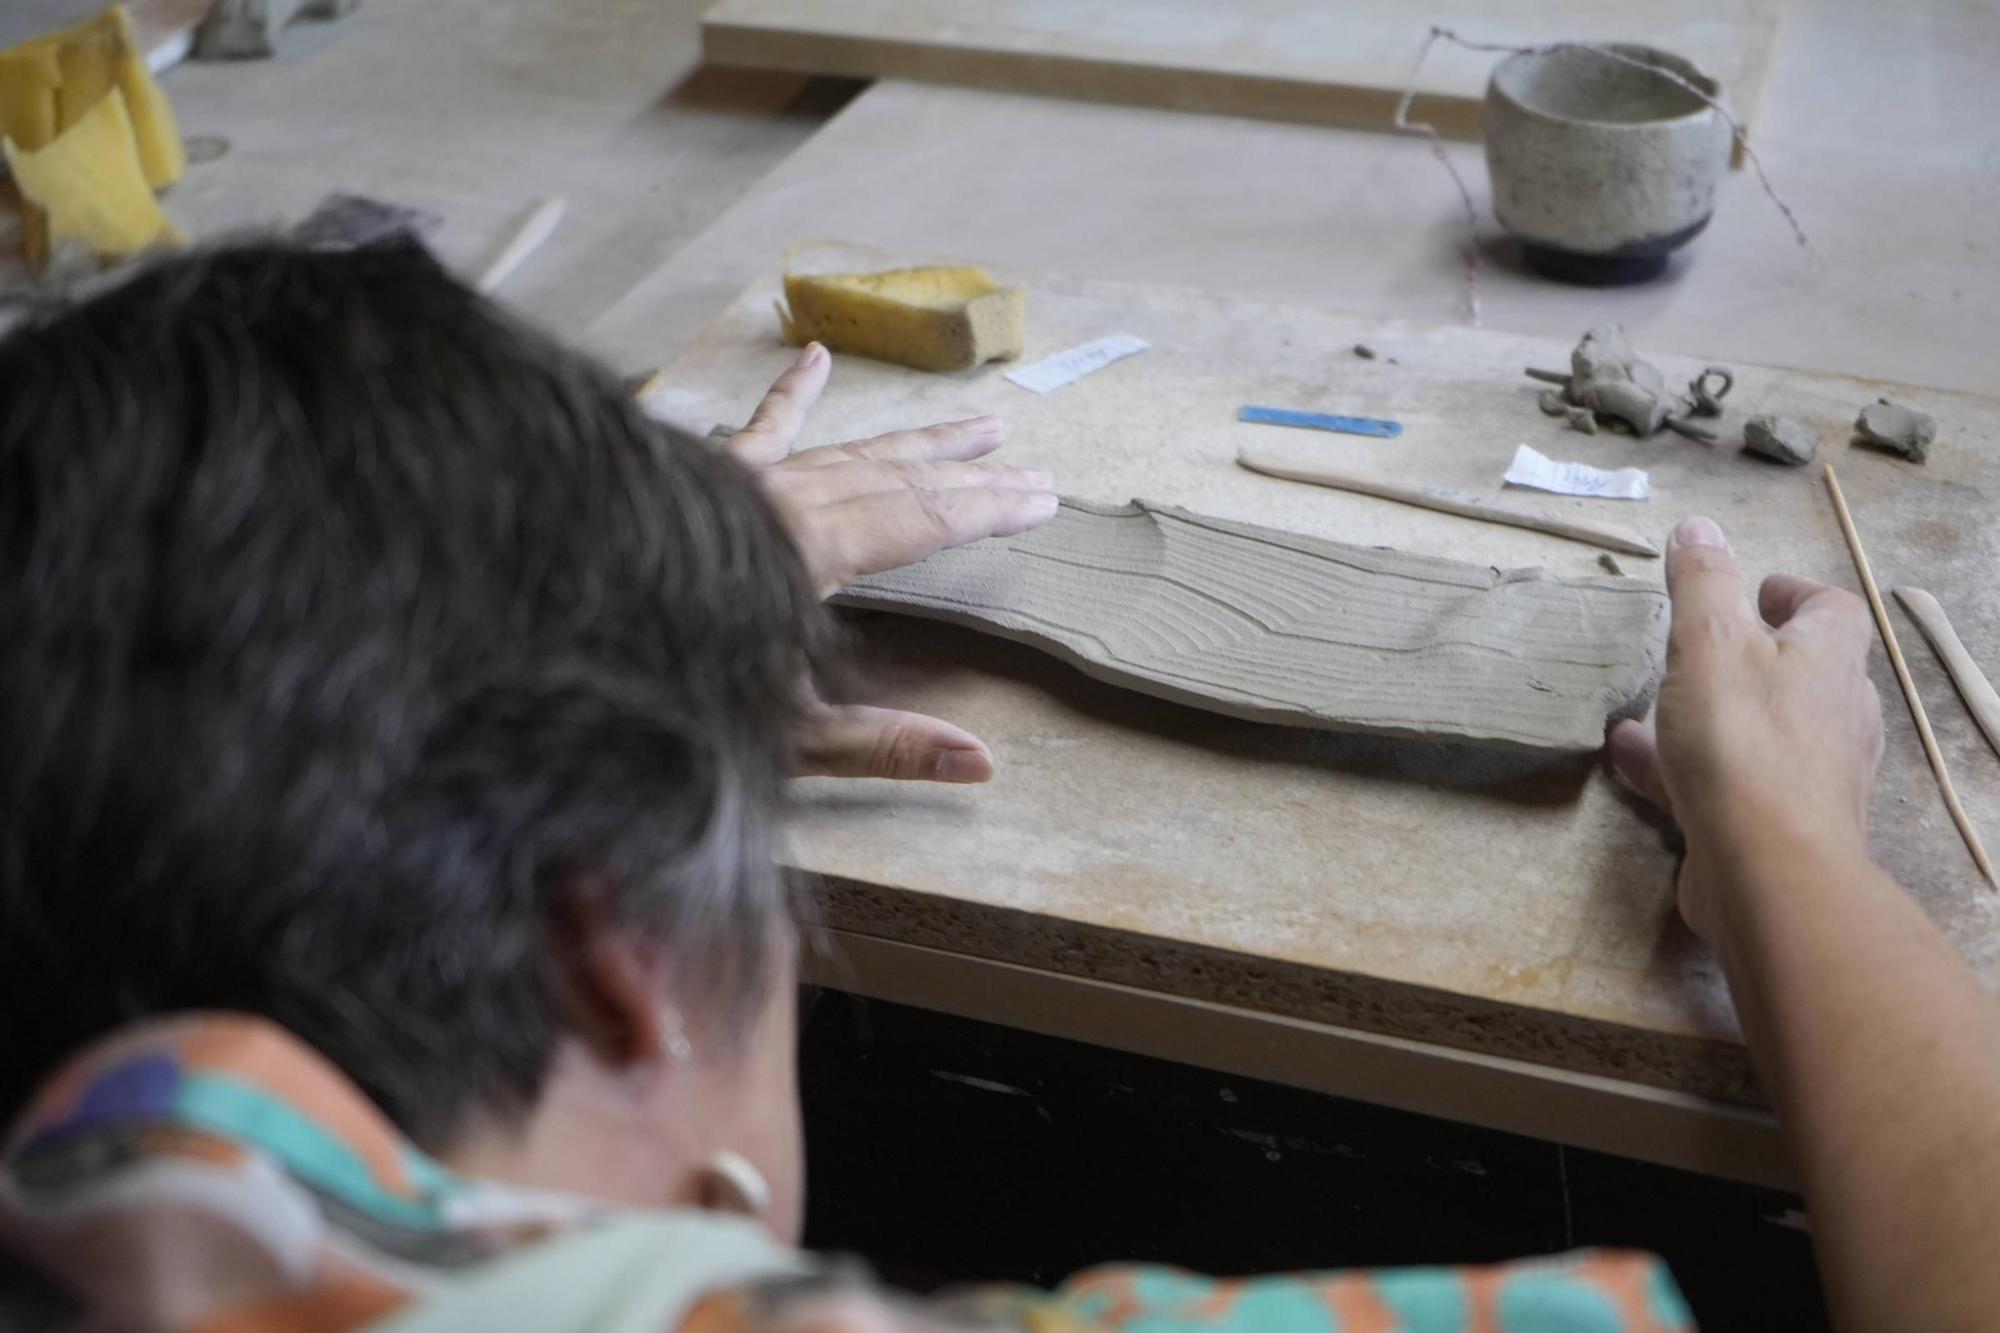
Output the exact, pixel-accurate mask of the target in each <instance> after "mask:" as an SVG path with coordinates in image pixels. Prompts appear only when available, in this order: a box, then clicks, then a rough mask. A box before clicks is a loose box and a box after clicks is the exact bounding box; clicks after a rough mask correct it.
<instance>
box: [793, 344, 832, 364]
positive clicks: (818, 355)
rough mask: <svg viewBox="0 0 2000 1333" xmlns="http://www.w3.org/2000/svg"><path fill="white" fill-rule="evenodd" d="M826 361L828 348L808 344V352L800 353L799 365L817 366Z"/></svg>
mask: <svg viewBox="0 0 2000 1333" xmlns="http://www.w3.org/2000/svg"><path fill="white" fill-rule="evenodd" d="M825 359H826V348H824V347H822V346H821V345H820V344H818V343H816V342H811V343H807V344H806V350H805V351H803V352H800V353H799V364H800V365H802V366H816V365H818V364H819V363H820V362H821V361H824V360H825Z"/></svg>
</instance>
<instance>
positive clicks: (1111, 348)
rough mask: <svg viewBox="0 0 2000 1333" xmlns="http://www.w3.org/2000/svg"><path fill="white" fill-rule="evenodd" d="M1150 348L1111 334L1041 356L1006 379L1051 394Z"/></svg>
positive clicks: (1123, 335)
mask: <svg viewBox="0 0 2000 1333" xmlns="http://www.w3.org/2000/svg"><path fill="white" fill-rule="evenodd" d="M1151 346H1152V344H1151V343H1149V342H1147V341H1146V340H1145V339H1144V338H1135V337H1133V336H1132V335H1131V334H1129V333H1114V334H1111V335H1110V336H1109V337H1105V338H1095V339H1092V340H1091V341H1090V342H1087V343H1084V344H1083V345H1082V346H1080V347H1072V348H1070V349H1069V350H1068V351H1067V352H1057V353H1056V354H1055V355H1054V356H1048V357H1043V358H1042V359H1041V360H1040V361H1037V362H1035V363H1034V364H1033V365H1029V366H1022V367H1021V368H1020V369H1019V370H1010V371H1008V372H1007V378H1008V379H1010V380H1012V381H1013V382H1014V383H1016V384H1018V385H1020V386H1021V387H1022V388H1024V389H1033V390H1034V391H1035V392H1036V393H1054V392H1055V391H1056V390H1057V389H1060V388H1062V386H1063V385H1065V384H1074V383H1076V382H1077V381H1078V380H1080V379H1082V378H1083V377H1084V376H1085V375H1088V374H1091V373H1092V372H1094V371H1099V370H1102V369H1104V368H1105V367H1106V366H1108V365H1110V364H1111V363H1112V362H1113V361H1123V360H1124V359H1125V358H1126V357H1128V356H1130V355H1132V354H1133V353H1134V352H1143V351H1145V350H1146V349H1147V348H1148V347H1151Z"/></svg>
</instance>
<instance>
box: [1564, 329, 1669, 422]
mask: <svg viewBox="0 0 2000 1333" xmlns="http://www.w3.org/2000/svg"><path fill="white" fill-rule="evenodd" d="M1569 363H1570V381H1569V393H1568V397H1569V401H1570V402H1572V403H1575V404H1577V405H1578V406H1579V407H1587V408H1589V409H1590V410H1591V411H1593V412H1601V413H1603V414H1604V415H1605V416H1607V417H1616V418H1617V419H1618V420H1620V421H1623V422H1624V423H1625V424H1627V425H1628V426H1630V427H1631V428H1632V430H1633V433H1634V434H1636V435H1638V436H1640V437H1641V438H1644V437H1645V436H1648V435H1651V434H1652V433H1653V432H1655V431H1657V430H1658V429H1659V428H1660V427H1661V426H1663V425H1665V424H1666V420H1667V413H1669V412H1670V411H1672V410H1673V408H1674V406H1675V404H1674V403H1673V401H1672V400H1671V399H1669V398H1668V396H1667V392H1666V381H1665V380H1664V379H1663V378H1662V377H1661V375H1660V372H1659V370H1658V368H1656V367H1655V366H1654V365H1653V364H1652V363H1651V362H1649V361H1643V360H1641V359H1640V358H1639V354H1638V353H1636V352H1634V351H1633V350H1632V344H1631V343H1629V342H1627V341H1626V339H1625V330H1624V329H1623V328H1621V327H1619V326H1618V325H1616V324H1604V325H1600V326H1599V327H1597V328H1594V329H1592V330H1590V332H1588V333H1586V334H1584V335H1583V341H1582V342H1580V343H1578V344H1577V345H1576V350H1575V351H1574V352H1571V353H1570V359H1569Z"/></svg>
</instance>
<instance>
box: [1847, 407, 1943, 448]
mask: <svg viewBox="0 0 2000 1333" xmlns="http://www.w3.org/2000/svg"><path fill="white" fill-rule="evenodd" d="M1854 429H1855V430H1857V431H1859V432H1860V433H1861V438H1862V439H1864V440H1867V441H1869V442H1870V443H1872V444H1879V445H1881V446H1882V447H1883V448H1884V449H1887V450H1888V451H1889V452H1891V453H1896V454H1901V455H1902V456H1903V457H1905V458H1907V459H1909V460H1910V461H1911V462H1912V463H1921V462H1923V461H1924V459H1925V458H1927V457H1929V455H1930V451H1931V441H1932V440H1935V439H1936V438H1937V418H1936V417H1934V416H1932V415H1931V414H1930V413H1928V412H1919V411H1917V410H1916V409H1915V408H1912V407H1904V406H1903V405H1902V404H1901V403H1892V402H1890V401H1889V400H1888V399H1887V398H1881V399H1878V400H1876V401H1875V402H1872V403H1870V404H1868V406H1866V407H1864V408H1862V409H1861V415H1860V416H1859V417H1857V418H1855V421H1854Z"/></svg>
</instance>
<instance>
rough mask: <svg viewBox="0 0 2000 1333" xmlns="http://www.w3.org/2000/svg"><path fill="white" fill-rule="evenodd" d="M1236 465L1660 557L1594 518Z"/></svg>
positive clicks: (1374, 481) (1293, 468)
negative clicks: (1567, 516) (1566, 516)
mask: <svg viewBox="0 0 2000 1333" xmlns="http://www.w3.org/2000/svg"><path fill="white" fill-rule="evenodd" d="M1236 461H1237V462H1238V463H1239V464H1241V465H1242V466H1244V467H1246V468H1249V469H1250V470H1251V471H1252V472H1261V473H1263V474H1264V475H1265V476H1267V477H1282V478H1284V479H1285V480H1286V481H1303V482H1306V483H1308V484H1310V485H1313V486H1328V487H1331V488H1332V489H1334V490H1336V491H1352V492H1353V493H1354V494H1356V495H1373V496H1375V497H1377V498H1378V499H1383V500H1394V501H1396V502H1397V503H1398V504H1406V505H1415V506H1416V507H1417V508H1419V509H1434V510H1436V511H1437V512H1439V513H1441V514H1457V515H1459V516H1460V517H1461V518H1476V519H1478V520H1480V521H1481V522H1483V523H1505V524H1507V525H1508V526H1509V527H1515V528H1527V529H1528V530H1529V531H1531V532H1546V533H1548V534H1550V535H1551V536H1555V537H1567V538H1569V539H1570V540H1571V541H1573V542H1583V543H1585V544H1587V545H1590V546H1602V547H1604V548H1605V549H1607V550H1612V551H1623V552H1625V554H1627V555H1658V554H1659V553H1660V548H1659V547H1657V546H1655V545H1653V543H1652V542H1651V541H1649V540H1648V539H1647V538H1646V537H1645V536H1644V534H1642V533H1638V532H1634V531H1632V530H1631V529H1630V528H1620V527H1614V526H1612V525H1611V524H1609V523H1593V522H1591V521H1590V520H1589V519H1582V518H1565V517H1563V516H1562V515H1560V514H1550V513H1545V512H1542V511H1539V510H1533V509H1514V508H1512V507H1510V506H1508V505H1503V504H1496V503H1494V502H1493V501H1491V500H1488V499H1486V498H1485V497H1484V496H1479V495H1473V494H1470V493H1469V492H1466V491H1454V490H1451V489H1449V488H1448V487H1444V486H1405V485H1404V484H1403V483H1401V482H1399V481H1388V480H1385V479H1383V478H1380V477H1368V476H1363V475H1361V474H1360V473H1356V472H1348V471H1346V470H1345V469H1342V468H1337V467H1329V466H1327V465H1326V464H1324V463H1293V462H1289V461H1287V460H1285V459H1282V458H1274V457H1272V456H1270V455H1268V454H1260V453H1258V452H1256V451H1255V450H1252V449H1244V450H1241V451H1240V452H1238V453H1237V455H1236Z"/></svg>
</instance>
